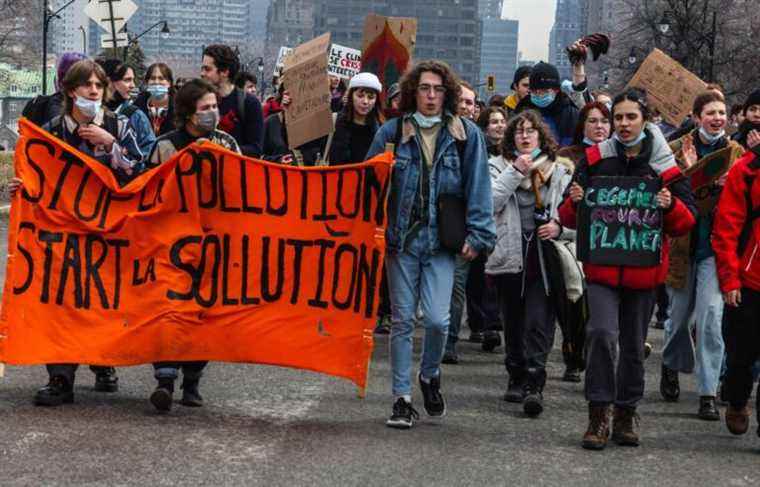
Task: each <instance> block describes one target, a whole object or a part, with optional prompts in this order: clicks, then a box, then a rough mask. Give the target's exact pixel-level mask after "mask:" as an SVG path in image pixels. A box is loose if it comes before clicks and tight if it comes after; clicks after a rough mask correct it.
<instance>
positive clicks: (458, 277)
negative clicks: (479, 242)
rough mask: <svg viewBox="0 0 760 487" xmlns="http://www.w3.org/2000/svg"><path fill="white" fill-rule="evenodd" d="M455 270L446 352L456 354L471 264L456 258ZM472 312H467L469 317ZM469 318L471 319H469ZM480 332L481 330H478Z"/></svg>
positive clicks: (458, 257) (459, 257)
mask: <svg viewBox="0 0 760 487" xmlns="http://www.w3.org/2000/svg"><path fill="white" fill-rule="evenodd" d="M455 259H456V261H455V262H456V264H455V268H454V287H453V289H452V291H451V313H450V315H451V320H450V322H449V337H448V340H447V341H446V350H448V351H449V352H454V351H455V350H456V346H457V342H458V341H459V329H460V328H461V327H462V315H463V314H464V303H465V298H466V291H467V275H468V274H469V272H470V262H469V261H466V260H464V259H463V258H462V257H461V256H459V255H457V256H456V258H455ZM469 312H470V310H469V309H468V310H467V313H468V315H469ZM468 318H469V317H468ZM470 329H472V328H470ZM476 331H480V330H476Z"/></svg>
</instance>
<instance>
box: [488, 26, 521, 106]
mask: <svg viewBox="0 0 760 487" xmlns="http://www.w3.org/2000/svg"><path fill="white" fill-rule="evenodd" d="M519 27H520V24H519V22H518V21H517V20H506V19H505V20H502V19H498V18H496V19H483V27H482V28H483V34H482V38H481V44H480V83H485V82H486V79H487V76H489V75H493V76H495V78H496V91H495V93H499V94H506V93H509V91H510V85H511V84H512V77H513V76H514V74H515V70H516V69H517V37H518V31H519ZM479 92H480V95H481V98H487V97H489V96H491V95H493V94H495V93H491V92H487V91H486V87H485V86H482V87H480V89H479Z"/></svg>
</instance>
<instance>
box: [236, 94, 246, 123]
mask: <svg viewBox="0 0 760 487" xmlns="http://www.w3.org/2000/svg"><path fill="white" fill-rule="evenodd" d="M235 91H236V92H237V93H236V96H237V111H238V115H240V123H245V97H246V96H247V95H246V93H245V91H243V90H241V89H240V88H235Z"/></svg>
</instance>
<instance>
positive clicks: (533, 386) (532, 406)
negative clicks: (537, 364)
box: [523, 370, 544, 417]
mask: <svg viewBox="0 0 760 487" xmlns="http://www.w3.org/2000/svg"><path fill="white" fill-rule="evenodd" d="M543 388H544V387H543V384H542V383H541V381H540V377H539V373H538V371H536V370H530V371H529V372H528V379H527V381H526V382H525V399H524V400H523V412H524V413H525V414H527V415H528V416H531V417H537V416H538V415H540V414H541V413H542V412H544V395H543Z"/></svg>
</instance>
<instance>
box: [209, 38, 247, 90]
mask: <svg viewBox="0 0 760 487" xmlns="http://www.w3.org/2000/svg"><path fill="white" fill-rule="evenodd" d="M203 55H204V56H208V57H210V58H211V59H213V60H214V65H215V66H216V69H217V70H218V71H224V70H227V77H228V79H229V80H230V83H232V82H233V81H235V76H237V74H238V72H239V71H240V59H239V58H238V55H237V53H235V51H233V50H232V48H231V47H230V46H228V45H225V44H212V45H210V46H206V48H205V49H204V50H203Z"/></svg>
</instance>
